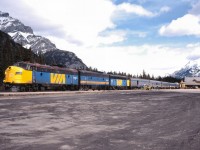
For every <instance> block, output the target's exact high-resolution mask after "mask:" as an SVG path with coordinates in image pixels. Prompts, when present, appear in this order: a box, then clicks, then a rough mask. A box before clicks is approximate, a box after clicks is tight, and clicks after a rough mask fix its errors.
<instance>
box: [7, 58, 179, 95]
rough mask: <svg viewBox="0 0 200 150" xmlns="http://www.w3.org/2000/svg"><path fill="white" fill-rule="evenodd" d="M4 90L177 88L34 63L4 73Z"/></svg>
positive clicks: (166, 84)
mask: <svg viewBox="0 0 200 150" xmlns="http://www.w3.org/2000/svg"><path fill="white" fill-rule="evenodd" d="M3 82H4V86H5V89H10V88H12V87H16V88H17V90H18V91H44V90H89V89H92V90H110V89H112V90H115V89H118V90H120V89H122V90H123V89H133V88H143V87H144V86H148V87H149V88H178V83H169V82H161V81H155V80H147V79H139V78H129V77H127V76H120V75H110V74H106V73H103V72H93V71H86V70H77V69H69V68H61V67H58V66H49V65H41V64H38V63H29V62H17V63H15V64H14V65H13V66H9V67H8V68H7V69H6V70H5V78H4V80H3Z"/></svg>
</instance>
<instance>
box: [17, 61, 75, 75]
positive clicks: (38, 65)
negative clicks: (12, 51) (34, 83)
mask: <svg viewBox="0 0 200 150" xmlns="http://www.w3.org/2000/svg"><path fill="white" fill-rule="evenodd" d="M17 63H23V64H28V65H30V66H35V67H39V68H46V69H53V70H63V71H69V72H75V73H77V72H78V71H77V70H76V69H71V68H61V67H58V66H49V65H42V64H39V63H30V62H17Z"/></svg>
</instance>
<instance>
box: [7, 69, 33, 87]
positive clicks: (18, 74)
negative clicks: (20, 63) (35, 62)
mask: <svg viewBox="0 0 200 150" xmlns="http://www.w3.org/2000/svg"><path fill="white" fill-rule="evenodd" d="M3 82H4V83H8V84H30V83H32V71H29V70H25V69H23V68H21V67H17V66H9V67H8V68H7V69H6V71H5V78H4V80H3Z"/></svg>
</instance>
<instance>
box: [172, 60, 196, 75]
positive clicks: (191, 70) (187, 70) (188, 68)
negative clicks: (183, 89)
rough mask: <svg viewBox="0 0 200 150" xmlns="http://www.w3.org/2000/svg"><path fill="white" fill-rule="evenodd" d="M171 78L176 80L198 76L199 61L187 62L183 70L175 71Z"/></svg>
mask: <svg viewBox="0 0 200 150" xmlns="http://www.w3.org/2000/svg"><path fill="white" fill-rule="evenodd" d="M171 76H173V77H176V78H184V77H198V76H200V59H197V60H193V61H189V62H188V63H187V64H186V65H185V66H184V67H183V68H181V69H180V70H177V71H175V72H174V73H173V74H172V75H171Z"/></svg>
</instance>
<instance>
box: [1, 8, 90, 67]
mask: <svg viewBox="0 0 200 150" xmlns="http://www.w3.org/2000/svg"><path fill="white" fill-rule="evenodd" d="M0 30H1V31H3V32H5V33H7V34H9V35H10V36H11V37H12V39H13V40H14V41H15V42H16V43H19V44H21V45H22V46H23V47H24V48H27V49H31V50H32V51H33V52H34V53H35V54H43V55H44V58H45V59H46V60H45V61H46V62H47V64H48V65H51V64H52V62H51V61H49V60H50V59H51V58H53V60H54V64H55V65H58V64H60V63H61V62H62V63H63V64H62V65H63V66H65V67H69V68H87V66H86V65H85V64H84V63H83V62H82V60H81V59H80V58H78V57H77V56H76V55H75V54H74V53H73V52H70V51H65V50H60V49H58V48H57V47H56V45H55V44H53V43H52V42H51V41H50V40H49V39H47V38H45V37H42V36H39V35H35V34H34V32H33V30H32V28H31V27H29V26H26V25H24V24H23V23H22V22H21V21H20V20H18V19H15V18H12V17H11V16H10V15H9V13H7V12H6V13H5V12H2V11H0ZM51 51H56V55H55V56H54V55H53V54H54V53H53V52H51ZM50 53H51V54H52V55H51V56H50V55H49V54H50ZM63 54H64V55H63ZM67 54H70V55H69V56H68V55H67ZM72 54H73V59H72V58H71V55H72ZM70 60H73V62H72V61H71V62H70Z"/></svg>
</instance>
